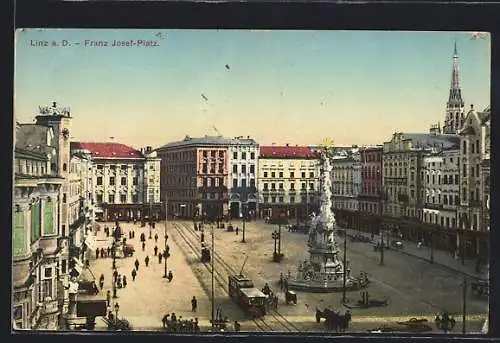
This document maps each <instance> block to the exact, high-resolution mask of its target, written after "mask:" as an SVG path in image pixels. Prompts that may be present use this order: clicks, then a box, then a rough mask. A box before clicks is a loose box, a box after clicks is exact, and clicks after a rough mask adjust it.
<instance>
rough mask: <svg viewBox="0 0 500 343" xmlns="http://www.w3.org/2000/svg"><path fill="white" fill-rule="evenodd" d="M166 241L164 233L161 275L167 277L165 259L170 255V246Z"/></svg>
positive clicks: (166, 237) (166, 236)
mask: <svg viewBox="0 0 500 343" xmlns="http://www.w3.org/2000/svg"><path fill="white" fill-rule="evenodd" d="M167 241H168V235H167V234H165V251H164V253H163V267H164V272H163V277H164V278H167V260H168V258H169V257H170V247H169V246H168V244H167Z"/></svg>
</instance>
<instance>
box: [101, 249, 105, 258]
mask: <svg viewBox="0 0 500 343" xmlns="http://www.w3.org/2000/svg"><path fill="white" fill-rule="evenodd" d="M102 257H106V255H105V253H104V248H101V258H102Z"/></svg>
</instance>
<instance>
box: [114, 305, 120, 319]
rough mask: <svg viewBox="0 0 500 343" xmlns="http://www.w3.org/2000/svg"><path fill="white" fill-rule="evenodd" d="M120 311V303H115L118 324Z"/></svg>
mask: <svg viewBox="0 0 500 343" xmlns="http://www.w3.org/2000/svg"><path fill="white" fill-rule="evenodd" d="M119 310H120V305H118V303H115V314H116V316H115V322H118V311H119Z"/></svg>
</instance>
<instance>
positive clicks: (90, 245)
mask: <svg viewBox="0 0 500 343" xmlns="http://www.w3.org/2000/svg"><path fill="white" fill-rule="evenodd" d="M85 245H86V246H87V247H88V248H89V249H90V250H95V248H96V245H95V239H94V236H91V235H89V236H87V237H85Z"/></svg>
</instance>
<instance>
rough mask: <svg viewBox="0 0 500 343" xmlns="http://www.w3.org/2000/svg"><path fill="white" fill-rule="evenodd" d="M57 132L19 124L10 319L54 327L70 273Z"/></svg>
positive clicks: (16, 324) (19, 325)
mask: <svg viewBox="0 0 500 343" xmlns="http://www.w3.org/2000/svg"><path fill="white" fill-rule="evenodd" d="M56 139H57V138H56V134H55V133H54V131H53V128H52V127H51V126H43V125H37V124H27V125H20V124H17V125H16V133H15V152H14V193H13V210H12V224H13V225H12V247H13V256H12V257H13V261H12V283H13V284H12V287H13V289H12V294H13V299H12V306H13V308H12V311H13V312H12V323H13V327H14V328H18V329H44V330H56V329H58V328H59V323H60V320H61V319H62V318H61V317H62V315H64V312H63V308H62V306H59V299H60V291H59V287H58V284H59V279H60V276H61V275H65V274H66V273H67V260H64V259H63V260H61V258H60V254H61V249H60V246H59V240H60V238H61V231H60V230H59V224H60V220H61V219H60V212H61V202H60V198H61V197H60V190H61V187H62V184H63V182H64V179H63V178H62V176H61V175H60V174H59V172H58V168H57V166H58V162H60V160H59V156H58V151H57V142H56Z"/></svg>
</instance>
